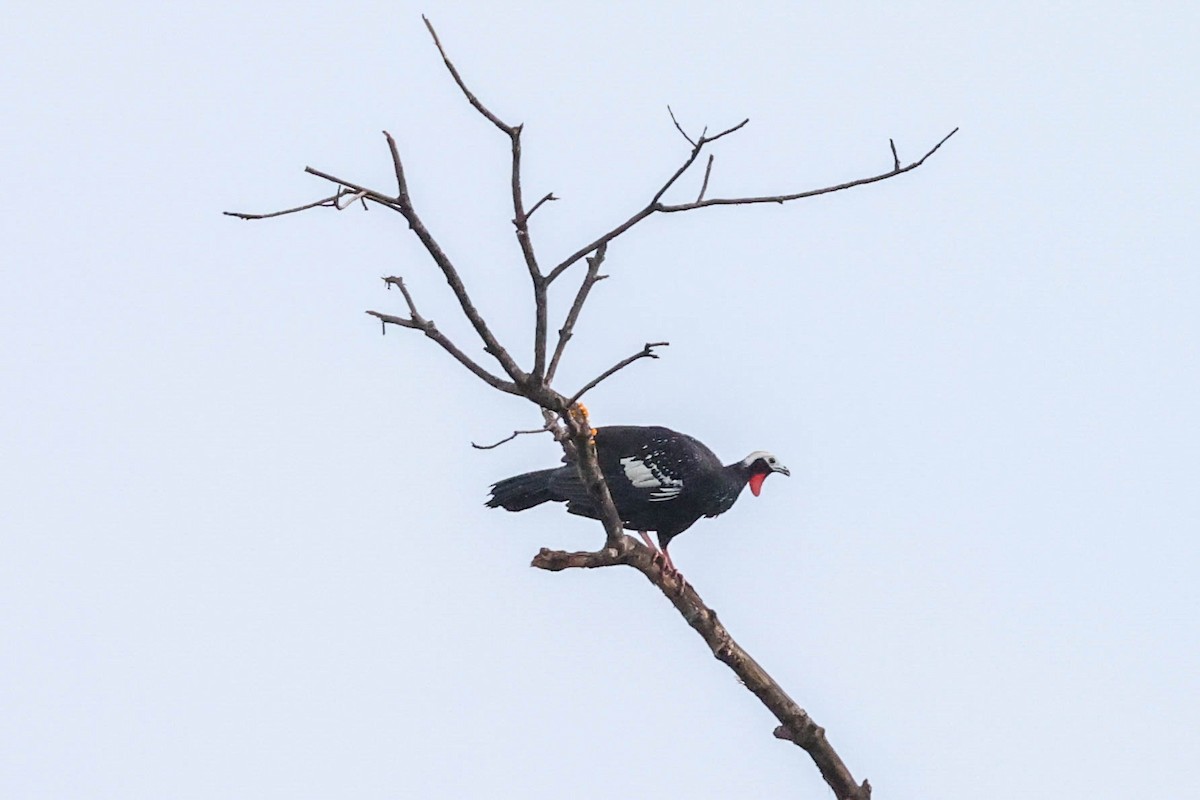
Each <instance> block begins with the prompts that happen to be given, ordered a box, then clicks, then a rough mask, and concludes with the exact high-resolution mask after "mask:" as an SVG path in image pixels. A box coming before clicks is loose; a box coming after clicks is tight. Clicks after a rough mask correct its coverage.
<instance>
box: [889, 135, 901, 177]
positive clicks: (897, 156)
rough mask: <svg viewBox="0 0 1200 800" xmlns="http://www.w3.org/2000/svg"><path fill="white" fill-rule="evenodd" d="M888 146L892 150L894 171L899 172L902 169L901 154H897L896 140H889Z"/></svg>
mask: <svg viewBox="0 0 1200 800" xmlns="http://www.w3.org/2000/svg"><path fill="white" fill-rule="evenodd" d="M888 144H889V145H890V146H891V148H892V171H893V172H897V171H899V169H900V154H899V153H897V152H896V140H895V139H888Z"/></svg>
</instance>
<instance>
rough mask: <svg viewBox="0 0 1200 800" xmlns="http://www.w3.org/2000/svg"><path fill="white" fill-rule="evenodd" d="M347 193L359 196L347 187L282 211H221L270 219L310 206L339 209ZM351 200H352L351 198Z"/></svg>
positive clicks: (306, 209) (231, 214)
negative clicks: (247, 212) (253, 212)
mask: <svg viewBox="0 0 1200 800" xmlns="http://www.w3.org/2000/svg"><path fill="white" fill-rule="evenodd" d="M347 195H353V196H354V197H355V198H359V195H358V194H357V193H356V192H353V191H350V190H348V189H341V190H339V191H338V193H337V194H334V195H330V196H329V197H324V198H321V199H320V200H314V201H313V202H311V203H305V204H304V205H302V206H296V207H295V208H285V209H284V210H283V211H271V212H269V213H266V214H246V213H244V212H241V211H222V212H221V213H222V214H224V215H225V216H227V217H237V218H238V219H270V218H271V217H282V216H283V215H285V214H298V213H299V212H301V211H308V210H309V209H310V208H336V209H337V210H338V211H341V210H342V209H343V208H345V206H343V205H341V204H340V201H341V199H342V198H343V197H346V196H347ZM351 202H353V200H352V201H351Z"/></svg>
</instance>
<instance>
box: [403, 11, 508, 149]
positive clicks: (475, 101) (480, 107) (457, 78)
mask: <svg viewBox="0 0 1200 800" xmlns="http://www.w3.org/2000/svg"><path fill="white" fill-rule="evenodd" d="M421 19H423V20H425V27H426V28H427V29H428V30H429V35H430V36H432V37H433V43H434V45H436V46H437V49H438V52H439V53H441V54H442V61H443V62H444V63H445V64H446V69H448V70H450V75H451V76H453V78H454V82H455V83H457V84H458V88H459V89H462V93H463V94H464V95H465V96H466V98H467V102H468V103H470V104H471V105H472V106H473V107H474V108H475V110H476V111H478V112H479V113H480V114H483V116H485V117H487V119H488V121H489V122H491V123H492V124H493V125H495V126H496V127H497V128H499V129H500V130H502V131H504V132H505V133H507V134H508V135H509V136H512V134H513V129H512V126H510V125H507V124H505V123H504V122H503V121H501V119H500V118H499V117H497V116H496V115H495V114H493V113H492V112H491V111H489V110H488V109H487V107H486V106H484V104H483V103H481V102H479V98H478V97H476V96H475V95H474V94H472V93H471V90H470V89H468V88H467V84H466V83H465V82H464V81H463V79H462V76H461V75H459V74H458V69H456V68H455V66H454V63H453V62H452V61H450V57H449V56H448V55H446V51H445V50H444V49H443V48H442V42H441V40H440V39H438V35H437V31H435V30H434V29H433V23H432V22H430V21H429V17H427V16H425V15H424V14H422V15H421Z"/></svg>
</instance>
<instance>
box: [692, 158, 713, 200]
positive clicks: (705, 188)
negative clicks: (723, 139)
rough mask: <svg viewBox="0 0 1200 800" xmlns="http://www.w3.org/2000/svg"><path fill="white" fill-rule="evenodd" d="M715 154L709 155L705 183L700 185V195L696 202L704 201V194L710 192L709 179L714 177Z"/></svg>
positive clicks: (705, 170)
mask: <svg viewBox="0 0 1200 800" xmlns="http://www.w3.org/2000/svg"><path fill="white" fill-rule="evenodd" d="M713 158H714V156H713V154H712V153H709V154H708V166H707V167H705V168H704V183H702V184H700V194H698V195H696V202H697V203H699V202H700V201H701V200H703V199H704V193H705V192H707V191H708V178H709V176H710V175H712V165H713Z"/></svg>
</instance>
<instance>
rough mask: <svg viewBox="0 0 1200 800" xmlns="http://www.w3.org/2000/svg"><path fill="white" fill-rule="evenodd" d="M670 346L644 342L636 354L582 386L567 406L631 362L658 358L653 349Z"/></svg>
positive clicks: (577, 400)
mask: <svg viewBox="0 0 1200 800" xmlns="http://www.w3.org/2000/svg"><path fill="white" fill-rule="evenodd" d="M670 344H671V343H670V342H646V344H645V345H644V346H643V347H642V349H641V350H639V351H638V352H636V353H634V354H633V355H631V356H629V357H628V358H623V359H621V360H620V361H618V362H617V363H616V364H614V365H613V366H611V367H609V368H608V369H606V370H604V372H602V373H600V375H599V377H596V378H593V379H592V380H590V381H588V382H587V384H586V385H584V387H583V388H582V389H580V390H579V391H578V392H576V393H575V394H574V396H572V397H571V399H570V400H568V401H567V404H568V405H571V406H573V405H575V404H576V403H578V402H579V398H581V397H583V396H584V395H585V394H587V393H588V392H590V391H591V390H592V389H594V388H596V386H597V385H598V384H599V383H601V382H602V381H604V380H605V379H607V378H609V377H611V376H612V375H614V374H615V373H617V372H620V371H621V370H623V369H625V368H626V367H628V366H629V365H630V364H632V363H633V362H635V361H638V360H640V359H643V358H658V353H656V352H654V348H656V347H667V346H668V345H670Z"/></svg>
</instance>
